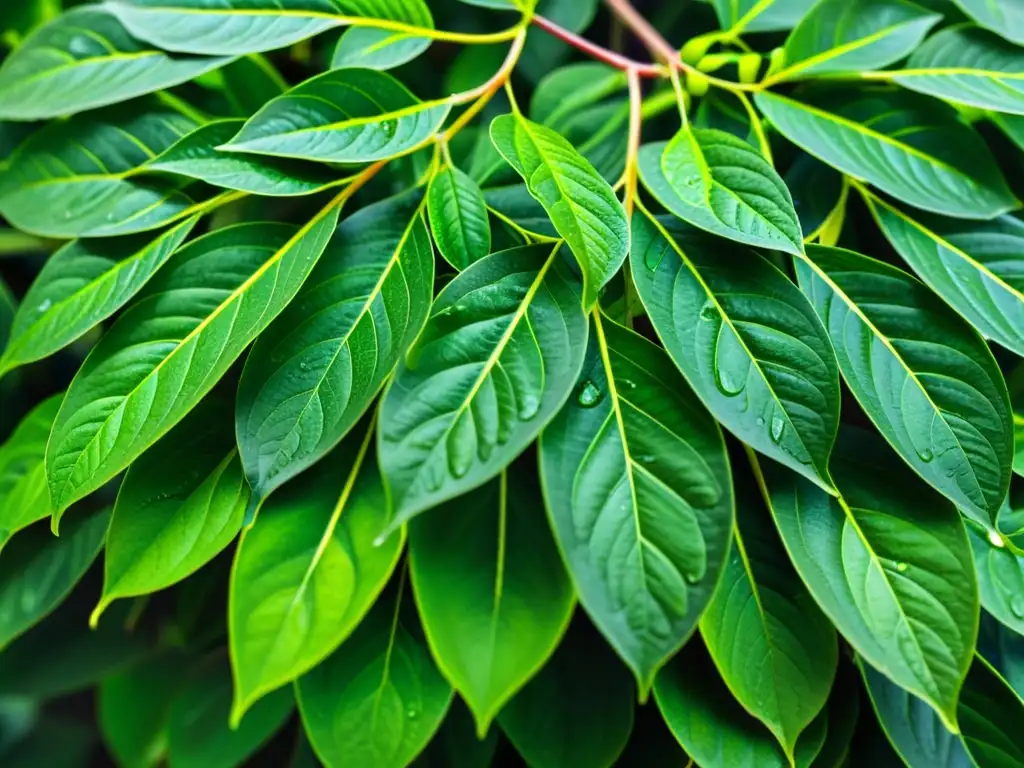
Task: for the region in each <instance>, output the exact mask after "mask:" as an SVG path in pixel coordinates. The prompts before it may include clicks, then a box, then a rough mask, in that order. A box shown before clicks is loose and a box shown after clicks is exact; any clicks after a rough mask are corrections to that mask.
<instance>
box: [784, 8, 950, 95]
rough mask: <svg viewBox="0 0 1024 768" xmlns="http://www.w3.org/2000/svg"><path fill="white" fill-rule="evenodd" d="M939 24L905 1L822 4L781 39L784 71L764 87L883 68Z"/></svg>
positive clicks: (934, 15) (936, 18)
mask: <svg viewBox="0 0 1024 768" xmlns="http://www.w3.org/2000/svg"><path fill="white" fill-rule="evenodd" d="M941 19H942V16H941V14H938V13H931V12H929V11H928V9H926V8H922V7H921V6H919V5H917V4H915V3H912V2H909V1H908V0H822V2H819V3H816V4H815V6H814V7H813V8H812V9H811V11H810V13H808V14H807V15H806V16H805V17H804V18H803V19H801V21H800V23H799V24H797V26H796V29H794V30H793V31H792V32H791V33H790V35H789V37H788V38H786V44H785V45H784V46H783V52H784V56H785V65H784V67H783V69H781V70H780V71H778V72H776V73H775V74H774V75H772V76H771V77H770V78H769V82H773V83H774V82H779V81H784V80H792V79H794V78H802V77H808V76H819V75H826V74H837V73H847V72H849V73H861V72H867V71H870V70H872V69H881V68H882V67H887V66H889V65H890V64H893V63H894V62H897V61H899V60H900V59H902V58H904V57H905V56H907V55H909V54H910V53H911V52H913V51H914V50H915V49H916V48H917V47H918V46H919V45H920V44H921V41H922V40H924V36H925V35H926V34H927V33H928V30H930V29H931V28H932V27H934V26H935V24H937V23H938V22H939V21H940V20H941Z"/></svg>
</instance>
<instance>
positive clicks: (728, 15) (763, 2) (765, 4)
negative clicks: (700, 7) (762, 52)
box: [711, 0, 815, 33]
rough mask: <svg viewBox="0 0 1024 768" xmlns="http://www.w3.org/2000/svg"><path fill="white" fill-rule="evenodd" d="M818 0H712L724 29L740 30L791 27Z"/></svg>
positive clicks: (758, 30)
mask: <svg viewBox="0 0 1024 768" xmlns="http://www.w3.org/2000/svg"><path fill="white" fill-rule="evenodd" d="M814 3H815V0H712V2H711V4H712V5H713V6H714V8H715V13H716V14H717V15H718V22H719V24H721V26H722V29H725V30H733V31H735V32H737V33H740V32H743V31H747V32H775V31H778V30H785V29H791V28H792V27H793V26H794V25H795V24H796V23H797V22H798V21H800V19H801V18H803V16H804V15H805V14H806V13H807V11H808V10H809V9H810V8H811V7H812V6H813V5H814Z"/></svg>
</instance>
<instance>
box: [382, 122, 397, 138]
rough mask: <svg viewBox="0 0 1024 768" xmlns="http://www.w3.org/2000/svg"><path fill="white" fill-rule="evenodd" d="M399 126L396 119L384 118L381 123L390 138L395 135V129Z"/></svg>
mask: <svg viewBox="0 0 1024 768" xmlns="http://www.w3.org/2000/svg"><path fill="white" fill-rule="evenodd" d="M397 126H398V124H397V123H396V122H395V121H394V120H384V121H383V122H382V123H381V124H380V129H381V130H382V131H384V135H385V136H387V137H388V138H389V139H390V138H391V137H392V136H394V135H395V129H396V128H397Z"/></svg>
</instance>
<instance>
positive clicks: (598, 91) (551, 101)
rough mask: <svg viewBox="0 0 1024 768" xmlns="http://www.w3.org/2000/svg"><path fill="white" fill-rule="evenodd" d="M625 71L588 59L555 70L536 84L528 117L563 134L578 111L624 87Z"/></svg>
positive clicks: (623, 89) (622, 89)
mask: <svg viewBox="0 0 1024 768" xmlns="http://www.w3.org/2000/svg"><path fill="white" fill-rule="evenodd" d="M626 83H627V78H626V73H625V72H623V71H622V70H619V69H615V68H613V67H610V66H608V65H607V64H601V63H599V62H594V61H587V62H580V63H576V64H568V65H566V66H564V67H559V68H558V69H556V70H554V71H553V72H551V73H550V74H548V75H547V76H545V78H544V79H543V80H541V81H540V82H539V83H538V84H537V89H536V90H535V91H534V92H533V96H532V98H531V99H530V119H531V120H533V121H534V122H536V123H541V124H543V125H546V126H548V127H550V128H553V129H554V130H556V131H558V132H559V133H563V134H564V128H565V126H566V124H567V123H569V122H571V120H572V119H573V117H574V116H576V115H577V114H578V113H579V111H580V110H582V109H585V108H587V107H591V106H593V105H594V104H597V103H599V102H601V101H603V100H604V99H606V98H608V97H609V96H613V95H615V94H617V93H621V92H623V91H625V90H626Z"/></svg>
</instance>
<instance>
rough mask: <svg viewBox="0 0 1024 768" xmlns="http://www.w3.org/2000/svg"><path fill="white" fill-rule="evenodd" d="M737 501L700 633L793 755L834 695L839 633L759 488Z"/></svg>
mask: <svg viewBox="0 0 1024 768" xmlns="http://www.w3.org/2000/svg"><path fill="white" fill-rule="evenodd" d="M738 497H739V499H738V501H739V503H737V505H736V527H735V529H734V532H733V546H732V549H731V551H730V553H729V557H728V559H727V560H726V564H725V568H724V570H723V574H722V580H721V582H719V584H718V588H717V589H716V590H715V594H714V596H713V597H712V599H711V602H710V603H709V605H708V609H707V610H706V611H705V612H704V615H703V616H702V617H701V620H700V631H701V635H702V636H703V637H704V642H705V643H706V645H707V647H708V652H709V653H710V654H711V658H712V659H713V660H714V662H715V666H716V667H718V671H719V672H720V673H721V675H722V679H723V680H724V682H725V684H726V686H728V688H729V690H730V691H732V693H733V695H734V696H735V697H736V698H737V699H738V700H739V702H740V703H741V704H742V705H743V707H744V709H746V710H747V711H748V712H750V713H751V714H752V715H754V716H755V717H756V718H757V719H759V720H760V721H761V722H763V723H764V724H765V725H766V726H767V727H768V729H769V730H770V731H771V732H772V734H774V736H775V738H776V739H778V741H779V744H780V745H781V746H782V748H783V750H784V751H785V752H786V754H787V755H793V754H794V750H795V748H796V745H797V738H798V737H799V736H800V735H801V733H804V732H805V729H806V728H808V727H809V726H810V724H811V721H812V720H814V719H815V718H816V717H817V716H818V714H819V713H820V712H821V711H822V707H824V706H825V702H826V701H827V700H828V697H829V691H830V690H831V689H832V681H833V679H834V678H835V674H836V665H837V663H838V643H837V642H836V632H835V629H834V628H833V627H832V624H831V623H830V622H829V620H828V619H827V618H826V617H825V615H824V614H823V613H822V612H821V609H820V608H819V607H818V605H817V604H816V603H815V602H814V599H813V598H812V597H811V595H810V593H809V592H808V591H807V589H806V587H804V585H803V583H802V582H801V581H800V577H799V575H797V572H796V571H795V570H794V568H793V565H792V564H791V563H790V562H789V557H788V556H787V555H786V550H785V548H784V547H783V546H782V542H781V541H780V540H779V535H778V532H777V531H776V530H775V528H774V526H773V525H772V522H771V516H770V514H769V513H768V510H767V509H765V507H764V505H763V504H762V503H760V502H759V500H758V499H757V497H756V489H748V488H746V487H744V488H742V489H741V491H740V493H739V494H738Z"/></svg>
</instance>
